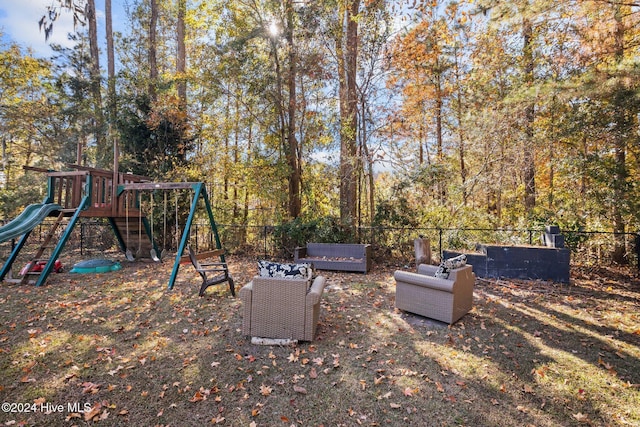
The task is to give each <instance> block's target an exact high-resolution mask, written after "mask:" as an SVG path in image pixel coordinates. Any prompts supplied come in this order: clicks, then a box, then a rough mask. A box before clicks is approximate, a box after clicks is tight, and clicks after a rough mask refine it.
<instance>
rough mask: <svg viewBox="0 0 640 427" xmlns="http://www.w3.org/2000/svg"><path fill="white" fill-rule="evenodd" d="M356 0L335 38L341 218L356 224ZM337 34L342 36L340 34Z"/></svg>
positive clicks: (349, 3)
mask: <svg viewBox="0 0 640 427" xmlns="http://www.w3.org/2000/svg"><path fill="white" fill-rule="evenodd" d="M359 8H360V1H359V0H349V1H347V2H346V4H345V5H344V8H343V11H342V12H343V13H341V15H340V17H344V25H343V33H342V34H344V44H345V45H346V46H344V49H343V48H342V46H343V43H342V40H337V47H339V50H338V51H337V53H338V72H339V74H340V75H339V79H340V81H339V83H340V220H341V221H342V222H343V223H344V224H346V225H350V226H353V225H355V218H356V214H357V212H356V206H357V205H356V201H357V198H358V195H357V144H356V132H357V120H358V119H357V115H356V113H357V105H358V97H357V95H358V94H357V87H356V73H357V65H358V61H357V60H358V22H357V21H356V19H355V17H356V15H357V14H358V10H359ZM338 37H341V35H339V36H338Z"/></svg>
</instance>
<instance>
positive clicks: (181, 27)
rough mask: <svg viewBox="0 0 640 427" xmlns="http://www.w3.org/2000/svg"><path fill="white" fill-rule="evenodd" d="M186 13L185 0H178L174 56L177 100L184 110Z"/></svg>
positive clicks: (185, 105) (185, 94)
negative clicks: (175, 55)
mask: <svg viewBox="0 0 640 427" xmlns="http://www.w3.org/2000/svg"><path fill="white" fill-rule="evenodd" d="M186 13H187V3H186V0H178V25H177V29H176V30H177V31H176V32H177V37H178V40H177V42H178V53H177V58H176V73H177V78H178V102H179V103H180V109H181V110H182V111H186V109H187V80H186V71H187V50H186V47H185V22H184V18H185V15H186Z"/></svg>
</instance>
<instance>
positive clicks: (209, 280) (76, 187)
mask: <svg viewBox="0 0 640 427" xmlns="http://www.w3.org/2000/svg"><path fill="white" fill-rule="evenodd" d="M116 153H117V151H116ZM114 163H115V165H116V167H115V168H114V169H115V172H114V171H107V170H103V169H96V168H90V167H86V166H80V165H68V166H69V167H70V168H72V169H74V170H71V171H61V172H58V171H50V170H44V169H41V168H33V167H25V169H28V170H32V171H36V172H42V173H46V175H47V176H48V190H47V195H46V197H45V199H44V200H43V202H42V203H41V204H36V205H31V206H29V207H27V209H25V212H24V213H23V214H22V215H20V216H19V217H17V218H16V219H15V220H14V221H11V222H10V223H9V224H7V225H6V226H4V227H0V243H1V242H7V241H11V242H12V250H11V253H10V255H9V257H8V258H7V259H6V260H5V262H4V265H2V268H1V269H0V281H2V280H7V281H16V282H18V283H22V284H26V283H33V284H35V285H36V286H41V285H43V284H44V283H45V282H46V280H47V277H48V275H49V274H50V273H51V272H53V271H55V265H56V261H57V260H58V257H59V255H60V253H61V252H62V250H63V248H64V246H65V244H66V242H67V241H68V239H69V238H70V236H71V233H72V231H73V229H74V227H75V226H76V225H77V224H78V223H79V220H80V218H82V217H84V218H107V220H108V221H109V224H110V225H111V228H112V229H113V231H114V234H115V236H116V239H117V240H118V244H119V246H120V248H121V249H122V251H123V252H124V253H125V256H126V258H127V259H128V260H131V261H133V260H136V259H139V258H150V259H152V260H153V261H157V262H159V261H160V260H161V259H162V258H163V256H164V252H165V251H164V250H163V251H162V252H161V253H159V252H158V248H157V246H156V243H155V240H154V232H155V224H154V220H153V216H154V215H153V209H154V201H153V192H155V191H163V192H164V217H163V223H164V224H163V228H164V240H165V241H164V242H163V247H164V246H166V236H167V216H168V215H167V208H168V200H167V192H169V191H172V190H173V191H174V192H176V224H175V228H176V242H178V240H179V244H178V246H177V250H176V256H175V262H174V265H173V270H172V272H171V276H170V278H169V283H168V288H169V289H173V286H174V284H175V281H176V277H177V275H178V270H179V268H180V265H181V264H185V263H189V262H191V263H192V264H193V266H194V268H195V269H196V271H197V272H198V274H200V276H201V277H202V279H203V283H202V285H201V287H200V295H201V296H202V295H203V294H204V291H205V290H206V289H207V288H208V287H209V286H213V285H217V284H220V283H224V282H228V283H229V289H230V291H231V294H232V295H234V296H235V290H234V283H233V279H232V278H231V276H230V274H229V269H228V267H227V263H226V260H225V255H224V250H223V248H222V244H221V242H220V236H219V234H218V229H217V226H216V223H215V220H214V218H213V213H212V210H211V205H210V203H209V197H208V195H207V191H206V188H205V185H204V183H203V182H165V183H162V182H161V183H154V182H150V181H151V179H150V178H147V177H143V176H139V175H133V174H128V173H120V172H118V170H117V160H116V161H114ZM185 190H190V191H191V203H190V210H189V214H188V216H187V219H186V221H185V224H184V227H183V229H182V234H181V235H180V230H179V227H178V214H179V208H178V203H177V200H178V196H177V193H178V192H179V191H185ZM143 192H152V193H151V195H150V201H149V204H150V206H151V215H150V218H151V222H149V220H148V219H147V217H146V216H145V215H144V214H143V206H142V193H143ZM201 199H202V201H203V203H204V207H205V210H206V213H207V217H208V219H209V226H210V229H211V234H212V236H213V242H212V246H215V247H214V248H213V250H212V251H208V252H203V253H195V252H194V250H193V248H192V247H191V246H189V237H190V232H191V226H192V224H193V220H194V217H195V214H196V211H197V208H198V205H199V201H200V200H201ZM48 217H53V218H55V220H54V221H53V224H52V225H51V227H50V230H49V232H48V233H47V234H46V238H44V239H42V240H40V241H35V242H32V241H33V240H34V239H29V236H30V235H31V233H32V231H33V230H34V229H36V228H37V227H38V226H39V225H42V224H43V223H44V221H45V220H46V219H47V218H48ZM16 239H17V240H16ZM132 243H135V246H133V245H132ZM28 244H30V245H32V246H34V249H33V253H34V255H33V256H31V259H30V260H29V262H28V263H27V266H28V267H29V268H26V267H25V268H24V269H22V270H24V271H22V270H21V272H20V275H21V276H22V277H21V278H18V279H13V277H12V266H13V264H14V262H15V261H16V260H17V258H18V255H19V254H20V252H21V250H22V249H23V248H24V247H25V246H27V245H28ZM183 254H184V256H183ZM211 258H214V259H216V262H213V263H204V260H206V259H211ZM201 261H202V262H201ZM34 266H35V267H38V266H39V267H40V268H35V267H34ZM212 275H213V277H211V276H212ZM31 278H34V279H33V280H30V279H31Z"/></svg>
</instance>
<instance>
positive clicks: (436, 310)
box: [394, 264, 476, 324]
mask: <svg viewBox="0 0 640 427" xmlns="http://www.w3.org/2000/svg"><path fill="white" fill-rule="evenodd" d="M437 270H438V266H435V265H428V264H420V265H419V266H418V272H417V273H412V272H407V271H396V272H395V273H394V277H395V279H396V307H397V308H399V309H400V310H404V311H408V312H410V313H415V314H419V315H421V316H424V317H429V318H431V319H436V320H440V321H441V322H446V323H449V324H452V323H455V322H456V321H457V320H458V319H460V318H461V317H462V316H464V315H465V314H467V313H468V312H469V310H471V307H472V304H473V285H474V283H475V277H476V276H475V274H473V268H472V266H471V265H465V266H463V267H460V268H456V269H453V270H451V271H450V272H449V277H448V278H447V279H442V278H437V277H435V273H436V271H437Z"/></svg>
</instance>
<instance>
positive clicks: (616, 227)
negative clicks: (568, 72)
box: [612, 4, 631, 264]
mask: <svg viewBox="0 0 640 427" xmlns="http://www.w3.org/2000/svg"><path fill="white" fill-rule="evenodd" d="M614 7H615V14H614V15H615V21H616V32H615V46H614V49H615V61H616V64H620V63H622V61H623V59H624V53H625V52H624V51H625V46H624V34H625V26H624V23H623V22H622V19H623V11H622V6H620V5H619V4H616V5H615V6H614ZM627 96H631V95H630V94H628V92H627V91H626V90H625V87H624V84H623V83H622V82H621V81H620V79H616V87H615V89H614V92H613V94H612V97H613V100H612V103H613V108H614V117H613V119H614V131H613V132H614V133H613V140H614V151H615V155H614V162H615V166H614V173H613V183H612V187H613V200H614V202H613V209H612V210H613V212H612V214H613V215H612V216H613V232H614V233H615V246H614V250H613V261H614V262H617V263H621V264H622V263H625V253H626V248H625V247H626V245H625V241H626V239H625V230H626V225H625V221H624V217H623V214H622V211H623V206H624V203H625V201H626V200H627V195H626V193H625V189H626V187H627V178H628V171H627V159H626V157H627V154H626V153H627V138H629V136H630V133H631V124H630V122H629V120H628V118H627V108H626V106H625V104H626V102H627V100H626V98H627Z"/></svg>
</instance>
